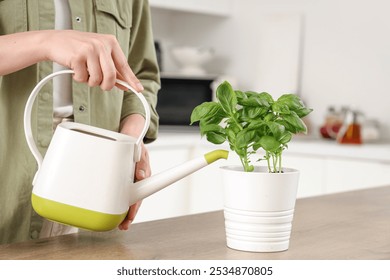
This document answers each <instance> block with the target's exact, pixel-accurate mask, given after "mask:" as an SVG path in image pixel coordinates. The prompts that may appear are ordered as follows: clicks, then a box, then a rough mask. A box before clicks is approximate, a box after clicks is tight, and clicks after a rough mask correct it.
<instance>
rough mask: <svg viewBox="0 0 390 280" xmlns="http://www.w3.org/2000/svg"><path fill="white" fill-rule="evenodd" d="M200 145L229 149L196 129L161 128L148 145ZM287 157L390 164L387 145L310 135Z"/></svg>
mask: <svg viewBox="0 0 390 280" xmlns="http://www.w3.org/2000/svg"><path fill="white" fill-rule="evenodd" d="M188 146H191V147H193V146H202V147H208V148H209V149H210V150H212V149H219V148H222V149H228V148H229V147H228V145H227V144H226V143H224V144H222V145H214V144H211V143H209V142H207V140H206V139H205V137H203V138H201V136H200V133H199V128H198V127H196V126H162V127H161V129H160V133H159V137H158V139H157V140H156V141H155V142H154V143H152V144H150V145H148V148H149V150H153V149H159V148H169V147H188ZM285 154H286V155H289V154H292V155H303V156H319V157H324V158H336V159H337V158H343V159H356V160H364V161H375V162H382V163H386V164H390V142H389V141H377V142H367V143H363V144H362V145H353V144H339V143H337V142H336V141H334V140H329V139H323V138H318V137H315V136H310V135H295V136H294V137H293V139H292V141H291V142H290V143H289V144H288V149H287V150H286V151H285Z"/></svg>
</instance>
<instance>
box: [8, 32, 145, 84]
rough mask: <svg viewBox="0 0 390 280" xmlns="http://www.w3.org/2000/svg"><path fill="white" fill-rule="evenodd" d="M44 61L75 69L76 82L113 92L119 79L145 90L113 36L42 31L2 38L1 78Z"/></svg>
mask: <svg viewBox="0 0 390 280" xmlns="http://www.w3.org/2000/svg"><path fill="white" fill-rule="evenodd" d="M45 60H51V61H54V62H56V63H58V64H61V65H63V66H65V67H68V68H70V69H72V70H74V71H75V74H74V75H73V78H74V80H75V81H77V82H84V83H88V85H89V86H100V87H101V88H102V89H103V90H110V89H112V88H113V87H114V86H115V81H116V78H117V77H118V78H120V79H122V80H124V81H126V82H127V83H129V84H130V85H131V86H132V87H134V88H135V89H136V90H138V91H142V90H143V87H142V85H141V83H140V81H139V80H138V79H137V78H136V77H135V75H134V73H133V71H132V70H131V69H130V66H129V64H128V62H127V58H126V57H125V55H124V54H123V52H122V50H121V48H120V46H119V44H118V41H117V40H116V38H115V36H113V35H106V34H97V33H89V32H80V31H74V30H42V31H29V32H20V33H14V34H10V35H3V36H0V75H1V76H3V75H7V74H9V73H12V72H15V71H18V70H20V69H23V68H26V67H28V66H30V65H33V64H35V63H38V62H40V61H45Z"/></svg>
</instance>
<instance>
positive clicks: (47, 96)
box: [42, 92, 50, 101]
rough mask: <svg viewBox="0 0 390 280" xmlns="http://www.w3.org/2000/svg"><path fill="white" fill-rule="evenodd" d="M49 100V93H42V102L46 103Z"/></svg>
mask: <svg viewBox="0 0 390 280" xmlns="http://www.w3.org/2000/svg"><path fill="white" fill-rule="evenodd" d="M49 98H50V93H48V92H43V93H42V99H43V100H45V101H47V100H49Z"/></svg>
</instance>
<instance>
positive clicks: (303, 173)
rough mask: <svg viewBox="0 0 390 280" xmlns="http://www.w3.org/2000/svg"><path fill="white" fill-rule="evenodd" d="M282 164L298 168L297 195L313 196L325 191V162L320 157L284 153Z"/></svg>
mask: <svg viewBox="0 0 390 280" xmlns="http://www.w3.org/2000/svg"><path fill="white" fill-rule="evenodd" d="M283 166H286V167H289V168H294V169H297V170H299V186H298V194H297V196H298V197H308V196H315V195H321V194H323V193H325V189H326V185H325V182H326V179H325V177H326V174H325V172H324V170H325V162H324V160H323V159H322V158H319V157H316V156H302V155H294V154H284V155H283Z"/></svg>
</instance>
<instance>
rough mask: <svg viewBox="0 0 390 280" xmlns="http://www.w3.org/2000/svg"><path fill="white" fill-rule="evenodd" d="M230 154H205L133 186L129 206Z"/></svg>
mask: <svg viewBox="0 0 390 280" xmlns="http://www.w3.org/2000/svg"><path fill="white" fill-rule="evenodd" d="M228 154H229V152H228V151H226V150H214V151H211V152H209V153H207V154H204V155H203V156H200V157H197V158H194V159H192V160H190V161H187V162H185V163H184V164H181V165H178V166H176V167H173V168H171V169H168V170H166V171H163V172H161V173H158V174H156V175H153V176H152V177H149V178H146V179H144V180H142V181H139V182H137V183H133V184H131V186H130V188H131V189H132V190H131V192H132V193H134V195H130V199H131V201H130V202H129V205H133V204H134V203H136V202H137V201H138V200H142V199H143V198H146V197H148V196H150V195H152V194H154V193H155V192H158V191H159V190H161V189H163V188H165V187H167V186H169V185H171V184H172V183H174V182H176V181H178V180H180V179H182V178H184V177H186V176H187V175H190V174H191V173H193V172H195V171H197V170H199V169H201V168H203V167H205V166H206V165H208V164H211V163H213V162H214V161H216V160H219V159H227V158H228Z"/></svg>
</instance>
